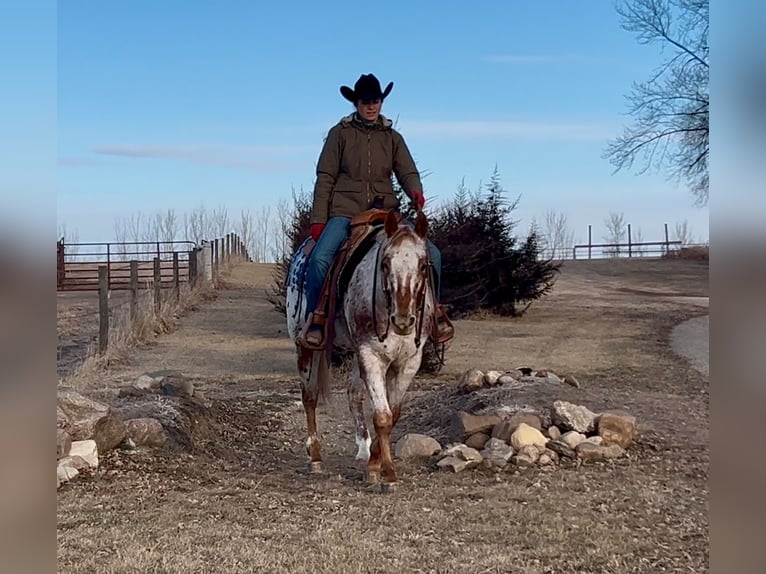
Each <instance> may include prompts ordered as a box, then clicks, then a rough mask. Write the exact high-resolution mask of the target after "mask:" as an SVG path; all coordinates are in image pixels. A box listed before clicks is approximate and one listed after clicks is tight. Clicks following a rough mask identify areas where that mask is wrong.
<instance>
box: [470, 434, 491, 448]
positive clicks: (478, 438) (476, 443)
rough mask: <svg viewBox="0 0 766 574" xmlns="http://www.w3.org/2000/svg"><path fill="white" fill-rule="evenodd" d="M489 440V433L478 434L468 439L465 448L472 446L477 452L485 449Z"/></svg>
mask: <svg viewBox="0 0 766 574" xmlns="http://www.w3.org/2000/svg"><path fill="white" fill-rule="evenodd" d="M488 440H489V435H488V434H487V433H484V432H477V433H476V434H472V435H471V436H469V437H468V438H467V439H466V441H465V446H470V447H471V448H475V449H476V450H481V449H483V448H484V445H485V444H487V441H488Z"/></svg>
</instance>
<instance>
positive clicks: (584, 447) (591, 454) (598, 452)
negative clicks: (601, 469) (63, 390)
mask: <svg viewBox="0 0 766 574" xmlns="http://www.w3.org/2000/svg"><path fill="white" fill-rule="evenodd" d="M576 452H577V456H578V457H580V458H581V459H582V460H583V461H596V460H606V459H611V458H620V457H621V456H622V455H624V454H625V450H624V449H623V448H622V447H621V446H620V445H617V444H613V445H609V446H603V445H596V444H593V443H590V442H582V443H580V444H579V445H578V446H577V450H576Z"/></svg>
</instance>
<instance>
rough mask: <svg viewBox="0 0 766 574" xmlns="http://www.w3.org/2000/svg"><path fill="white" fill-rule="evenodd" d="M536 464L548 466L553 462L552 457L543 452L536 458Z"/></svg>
mask: <svg viewBox="0 0 766 574" xmlns="http://www.w3.org/2000/svg"><path fill="white" fill-rule="evenodd" d="M537 464H539V465H540V466H550V465H552V464H553V459H552V458H551V457H550V455H549V454H548V453H545V452H544V453H543V454H541V455H540V458H538V459H537Z"/></svg>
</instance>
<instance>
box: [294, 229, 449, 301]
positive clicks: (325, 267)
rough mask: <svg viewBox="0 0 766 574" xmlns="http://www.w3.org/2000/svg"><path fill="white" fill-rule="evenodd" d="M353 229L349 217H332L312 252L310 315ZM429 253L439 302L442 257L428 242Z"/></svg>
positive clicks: (308, 274) (308, 296)
mask: <svg viewBox="0 0 766 574" xmlns="http://www.w3.org/2000/svg"><path fill="white" fill-rule="evenodd" d="M406 223H407V225H408V226H410V227H413V228H414V224H413V223H412V222H411V221H406ZM350 228H351V219H350V218H348V217H331V218H330V219H329V221H328V222H327V225H325V228H324V231H322V235H320V237H319V241H317V244H316V245H315V246H314V249H313V250H312V251H311V257H310V258H309V264H308V269H307V270H306V309H307V311H308V312H309V313H310V312H312V311H314V309H316V306H317V302H318V301H319V294H320V293H321V292H322V285H323V284H324V280H325V277H326V276H327V273H328V271H329V270H330V267H331V266H332V262H333V260H334V259H335V255H336V254H337V253H338V251H340V248H341V247H342V246H343V242H344V241H345V240H346V239H347V238H348V236H349V232H350ZM427 245H428V253H429V257H430V258H431V264H432V265H433V267H434V272H435V273H434V275H435V277H434V283H435V285H434V288H435V290H436V300H437V301H438V300H439V292H440V286H441V273H442V256H441V252H440V251H439V249H438V248H437V247H436V245H434V244H433V243H431V241H427Z"/></svg>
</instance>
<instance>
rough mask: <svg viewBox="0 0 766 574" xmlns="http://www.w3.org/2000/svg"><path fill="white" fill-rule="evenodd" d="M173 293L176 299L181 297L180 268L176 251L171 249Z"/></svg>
mask: <svg viewBox="0 0 766 574" xmlns="http://www.w3.org/2000/svg"><path fill="white" fill-rule="evenodd" d="M173 295H174V296H175V298H176V301H177V300H178V299H179V298H180V297H181V270H180V267H179V263H178V251H173Z"/></svg>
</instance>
